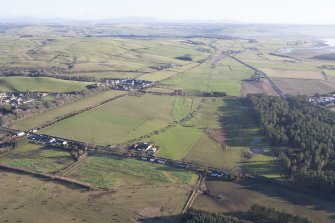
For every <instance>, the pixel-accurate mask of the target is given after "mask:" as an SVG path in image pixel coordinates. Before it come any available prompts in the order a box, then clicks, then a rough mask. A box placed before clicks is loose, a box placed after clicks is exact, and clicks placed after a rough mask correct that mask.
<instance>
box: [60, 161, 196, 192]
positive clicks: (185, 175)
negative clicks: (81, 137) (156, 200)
mask: <svg viewBox="0 0 335 223" xmlns="http://www.w3.org/2000/svg"><path fill="white" fill-rule="evenodd" d="M66 176H67V177H70V178H74V179H77V180H80V181H84V182H88V183H91V184H93V185H95V186H98V187H106V188H114V189H116V188H123V187H132V186H141V185H142V186H143V185H162V184H166V185H168V184H180V185H185V186H189V187H191V186H192V185H193V184H194V183H195V181H196V180H197V175H196V174H194V173H191V172H186V171H184V170H180V169H174V168H169V167H166V166H163V165H159V164H154V163H146V162H143V161H139V160H133V159H128V158H121V157H120V158H118V157H113V156H108V155H97V156H90V157H88V158H87V159H86V160H85V161H84V163H81V164H80V165H79V166H77V167H76V168H75V169H72V170H71V171H70V172H68V173H67V174H66Z"/></svg>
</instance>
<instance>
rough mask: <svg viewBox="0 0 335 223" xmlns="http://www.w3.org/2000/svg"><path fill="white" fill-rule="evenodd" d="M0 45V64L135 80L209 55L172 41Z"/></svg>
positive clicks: (41, 40)
mask: <svg viewBox="0 0 335 223" xmlns="http://www.w3.org/2000/svg"><path fill="white" fill-rule="evenodd" d="M31 28H32V27H31ZM29 35H30V34H29ZM33 35H34V34H33ZM0 46H1V49H2V53H3V54H1V55H0V64H2V65H7V63H8V64H9V65H10V66H21V67H36V66H38V67H49V66H57V67H63V68H66V69H68V73H69V74H71V75H79V76H95V77H97V78H103V77H110V78H111V77H118V78H128V77H130V78H135V77H139V76H142V75H145V74H150V73H155V72H157V70H156V69H153V67H155V66H157V65H161V64H176V65H178V66H181V67H183V66H184V65H188V64H196V63H193V62H191V63H189V62H185V61H181V60H177V59H175V57H177V56H181V55H184V54H189V55H191V57H192V58H193V59H194V61H195V62H196V61H198V60H203V59H206V58H207V57H208V56H209V55H210V53H209V52H201V51H199V50H198V49H197V46H195V45H192V44H185V43H183V42H182V41H181V40H175V39H164V40H145V39H141V40H140V39H117V38H79V37H72V38H68V37H67V38H66V37H62V38H45V37H40V38H25V39H20V38H18V39H17V38H4V39H2V40H1V42H0ZM204 47H206V46H204ZM13 61H15V62H13ZM186 67H187V66H186ZM160 75H161V74H158V76H160ZM155 76H156V74H153V77H149V79H151V80H159V79H160V78H159V77H158V79H157V77H155ZM164 78H165V77H164ZM145 79H146V78H145Z"/></svg>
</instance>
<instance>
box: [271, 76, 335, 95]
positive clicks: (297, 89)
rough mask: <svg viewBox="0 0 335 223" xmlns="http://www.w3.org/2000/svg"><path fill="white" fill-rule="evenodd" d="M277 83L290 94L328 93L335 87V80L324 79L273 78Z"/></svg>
mask: <svg viewBox="0 0 335 223" xmlns="http://www.w3.org/2000/svg"><path fill="white" fill-rule="evenodd" d="M272 79H273V81H274V82H275V84H276V85H277V86H278V87H279V88H280V89H281V90H282V91H283V92H284V93H285V94H290V95H308V96H313V95H314V94H315V93H319V94H328V93H330V92H333V91H334V89H335V82H334V83H331V82H327V81H322V80H304V79H284V78H272Z"/></svg>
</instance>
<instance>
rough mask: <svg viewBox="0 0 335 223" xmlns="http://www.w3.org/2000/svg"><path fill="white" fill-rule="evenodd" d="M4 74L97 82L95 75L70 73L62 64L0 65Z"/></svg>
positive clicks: (0, 72)
mask: <svg viewBox="0 0 335 223" xmlns="http://www.w3.org/2000/svg"><path fill="white" fill-rule="evenodd" d="M0 75H2V76H23V77H52V78H58V79H62V80H72V81H85V82H97V81H99V80H98V79H97V78H96V77H94V76H78V75H73V74H69V69H68V68H65V67H60V66H51V67H21V66H2V67H0Z"/></svg>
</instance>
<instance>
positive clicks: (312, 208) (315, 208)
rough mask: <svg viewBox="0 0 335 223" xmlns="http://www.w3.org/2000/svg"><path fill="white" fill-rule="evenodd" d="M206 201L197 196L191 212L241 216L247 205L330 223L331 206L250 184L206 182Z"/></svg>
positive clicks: (334, 205) (305, 196)
mask: <svg viewBox="0 0 335 223" xmlns="http://www.w3.org/2000/svg"><path fill="white" fill-rule="evenodd" d="M206 185H207V189H208V190H209V193H210V195H213V197H209V196H206V195H200V196H198V197H197V199H196V200H195V203H194V204H193V208H196V209H201V210H207V211H211V212H220V213H224V214H226V215H233V216H236V215H237V216H241V214H242V213H243V212H246V211H248V209H249V208H250V206H251V205H253V204H259V205H262V206H266V207H273V208H276V209H278V210H281V211H284V212H288V213H291V214H293V215H300V216H305V217H308V218H309V219H311V220H314V221H315V222H320V223H321V222H322V223H331V222H334V216H335V203H334V202H330V201H325V200H322V199H321V198H319V197H314V196H311V195H308V194H306V193H303V192H299V191H296V190H295V191H293V190H290V189H285V188H283V187H280V186H277V185H272V184H271V185H269V184H265V183H257V182H252V181H249V182H248V181H247V182H244V183H243V182H242V183H240V184H238V183H231V182H222V181H221V182H219V181H207V182H206Z"/></svg>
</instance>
